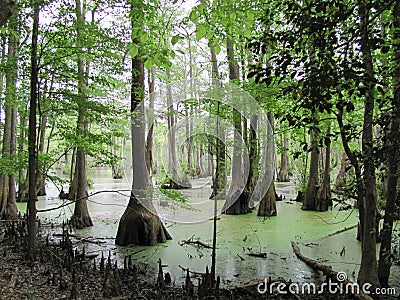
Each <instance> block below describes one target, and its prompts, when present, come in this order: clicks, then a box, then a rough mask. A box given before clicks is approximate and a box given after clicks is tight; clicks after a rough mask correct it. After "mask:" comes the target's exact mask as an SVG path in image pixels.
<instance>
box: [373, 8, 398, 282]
mask: <svg viewBox="0 0 400 300" xmlns="http://www.w3.org/2000/svg"><path fill="white" fill-rule="evenodd" d="M393 23H394V26H393V27H394V28H396V30H395V31H394V34H393V41H394V58H393V72H392V73H393V76H392V78H393V88H394V96H393V101H392V106H393V112H392V122H391V126H390V128H389V133H388V137H387V145H386V151H387V156H388V162H387V164H388V177H387V196H386V207H385V217H384V220H383V228H382V232H381V248H380V251H379V265H378V278H379V283H380V284H381V286H382V287H388V286H389V275H390V267H391V265H392V258H391V255H392V233H393V220H394V214H395V206H396V194H397V184H398V180H399V165H400V160H399V157H400V147H399V140H400V65H399V62H400V3H399V2H396V3H395V5H394V8H393Z"/></svg>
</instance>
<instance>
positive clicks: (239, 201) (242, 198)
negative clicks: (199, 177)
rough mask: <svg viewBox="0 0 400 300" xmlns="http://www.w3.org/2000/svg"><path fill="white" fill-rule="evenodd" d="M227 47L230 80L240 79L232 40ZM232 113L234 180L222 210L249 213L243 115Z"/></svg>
mask: <svg viewBox="0 0 400 300" xmlns="http://www.w3.org/2000/svg"><path fill="white" fill-rule="evenodd" d="M226 48H227V56H228V64H229V80H231V81H232V80H237V79H239V65H238V63H237V60H236V59H235V53H234V47H233V44H232V42H231V41H229V40H228V42H227V47H226ZM232 115H233V123H234V129H235V131H234V140H233V153H232V181H231V185H230V187H229V192H228V196H227V201H226V202H225V204H224V207H223V208H222V212H223V213H225V214H227V215H240V214H247V213H249V212H250V211H251V209H250V206H249V195H248V194H247V193H246V190H245V189H244V187H245V184H246V182H244V180H243V174H242V168H243V166H242V154H241V151H242V149H241V133H242V121H241V119H242V117H241V115H240V112H238V111H237V110H236V109H235V108H233V109H232Z"/></svg>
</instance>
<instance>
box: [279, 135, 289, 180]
mask: <svg viewBox="0 0 400 300" xmlns="http://www.w3.org/2000/svg"><path fill="white" fill-rule="evenodd" d="M287 151H288V139H287V137H286V135H285V134H283V138H282V149H281V164H280V167H279V174H278V181H279V182H289V181H290V180H289V173H288V170H287V168H288V162H289V159H288V155H287Z"/></svg>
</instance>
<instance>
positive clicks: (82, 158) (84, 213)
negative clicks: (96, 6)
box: [71, 0, 93, 228]
mask: <svg viewBox="0 0 400 300" xmlns="http://www.w3.org/2000/svg"><path fill="white" fill-rule="evenodd" d="M75 6H76V7H75V10H76V12H75V13H76V18H77V22H76V24H77V25H76V32H77V48H78V51H79V52H78V70H77V75H78V121H77V122H78V124H77V132H78V136H79V137H80V138H82V139H84V138H85V136H86V134H87V130H88V123H87V119H86V112H85V110H86V108H85V106H84V103H85V101H86V80H85V65H84V59H83V53H82V50H83V38H84V37H83V31H84V25H85V19H84V9H83V7H82V3H81V1H80V0H76V1H75ZM75 176H76V180H77V185H76V194H75V195H73V196H75V198H74V199H73V200H75V208H74V214H73V215H72V217H71V223H72V225H73V226H74V227H76V228H84V227H89V226H93V222H92V219H91V218H90V215H89V210H88V207H87V196H88V194H87V189H88V182H87V174H86V153H85V150H84V149H83V148H82V147H81V146H80V145H78V146H77V149H76V164H75Z"/></svg>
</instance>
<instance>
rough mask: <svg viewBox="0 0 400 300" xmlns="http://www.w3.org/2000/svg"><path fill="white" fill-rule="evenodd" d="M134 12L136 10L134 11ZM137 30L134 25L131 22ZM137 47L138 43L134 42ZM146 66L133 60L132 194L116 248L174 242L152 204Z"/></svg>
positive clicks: (119, 229)
mask: <svg viewBox="0 0 400 300" xmlns="http://www.w3.org/2000/svg"><path fill="white" fill-rule="evenodd" d="M131 9H132V11H134V10H133V7H132V8H131ZM132 23H133V24H132V26H134V21H133V22H132ZM133 42H134V43H136V44H137V41H136V40H134V41H133ZM143 98H144V65H143V62H142V61H140V60H139V59H138V58H137V57H135V58H133V59H132V86H131V134H132V169H133V179H132V193H131V197H130V200H129V203H128V207H127V208H126V210H125V212H124V213H123V215H122V217H121V219H120V221H119V225H118V231H117V236H116V238H115V244H117V245H120V246H127V245H130V244H134V245H146V246H151V245H155V244H156V243H163V242H165V241H166V240H168V239H171V236H170V235H169V233H168V231H167V229H166V228H165V227H164V225H163V224H162V222H161V220H160V218H159V217H158V216H157V214H156V212H155V209H154V207H153V204H152V193H151V190H152V183H151V180H150V175H149V173H148V170H147V166H146V159H145V146H146V145H145V129H146V128H145V127H146V122H145V119H144V103H143Z"/></svg>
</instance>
